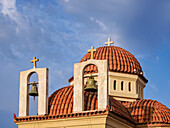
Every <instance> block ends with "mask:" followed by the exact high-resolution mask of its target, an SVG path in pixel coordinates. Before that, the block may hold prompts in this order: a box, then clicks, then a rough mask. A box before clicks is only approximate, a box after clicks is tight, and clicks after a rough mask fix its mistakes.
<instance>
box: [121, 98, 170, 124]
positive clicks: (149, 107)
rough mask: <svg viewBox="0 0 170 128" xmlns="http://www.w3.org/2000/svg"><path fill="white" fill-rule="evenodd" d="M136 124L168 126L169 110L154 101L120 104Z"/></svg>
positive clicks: (169, 119)
mask: <svg viewBox="0 0 170 128" xmlns="http://www.w3.org/2000/svg"><path fill="white" fill-rule="evenodd" d="M122 104H123V105H124V106H125V107H126V108H127V109H128V110H129V112H130V114H131V115H132V117H133V119H134V120H135V121H136V122H137V123H138V124H170V109H168V108H167V107H166V106H165V105H163V104H161V103H159V102H158V101H156V100H146V99H142V100H139V101H134V102H122Z"/></svg>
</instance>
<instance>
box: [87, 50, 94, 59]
mask: <svg viewBox="0 0 170 128" xmlns="http://www.w3.org/2000/svg"><path fill="white" fill-rule="evenodd" d="M88 52H91V59H93V54H94V52H96V49H94V47H91V50H88Z"/></svg>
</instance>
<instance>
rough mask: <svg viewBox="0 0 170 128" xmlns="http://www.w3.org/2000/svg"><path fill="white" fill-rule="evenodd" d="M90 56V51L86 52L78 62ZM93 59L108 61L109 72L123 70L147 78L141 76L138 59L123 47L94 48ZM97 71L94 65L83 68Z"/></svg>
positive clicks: (90, 71)
mask: <svg viewBox="0 0 170 128" xmlns="http://www.w3.org/2000/svg"><path fill="white" fill-rule="evenodd" d="M90 58H91V53H90V52H89V53H87V54H86V55H85V56H84V57H83V58H82V59H81V61H80V62H83V61H85V60H89V59H90ZM94 59H95V60H105V59H107V60H108V61H109V71H111V72H123V73H129V74H137V75H139V76H140V77H141V78H142V79H144V80H145V82H148V80H147V79H146V78H145V77H144V76H143V71H142V67H141V65H140V63H139V62H138V60H137V59H136V58H135V57H134V55H132V54H131V53H130V52H128V51H126V50H125V49H123V48H120V47H116V46H103V47H99V48H96V52H94ZM95 72H98V71H97V67H96V66H95V65H89V66H88V67H87V68H86V69H85V73H95ZM73 79H74V78H73V77H71V78H70V79H69V80H68V81H69V82H71V81H72V80H73Z"/></svg>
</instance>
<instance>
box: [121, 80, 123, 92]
mask: <svg viewBox="0 0 170 128" xmlns="http://www.w3.org/2000/svg"><path fill="white" fill-rule="evenodd" d="M121 90H122V91H123V81H122V82H121Z"/></svg>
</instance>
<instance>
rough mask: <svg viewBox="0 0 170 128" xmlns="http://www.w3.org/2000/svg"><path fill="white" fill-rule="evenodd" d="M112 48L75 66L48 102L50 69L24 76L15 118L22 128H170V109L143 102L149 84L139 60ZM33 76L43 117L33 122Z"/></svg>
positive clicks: (90, 54) (96, 51) (95, 52)
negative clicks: (31, 108)
mask: <svg viewBox="0 0 170 128" xmlns="http://www.w3.org/2000/svg"><path fill="white" fill-rule="evenodd" d="M112 43H113V42H112V41H110V38H109V39H108V42H105V44H107V45H108V46H103V47H99V48H97V49H94V48H93V47H91V50H89V52H88V53H87V54H86V55H85V56H84V57H83V58H82V59H81V61H80V62H79V63H76V64H74V76H73V77H71V78H70V79H69V80H68V81H69V82H70V85H69V86H66V87H64V88H61V89H59V90H56V91H55V92H54V93H53V94H51V95H50V96H49V97H48V69H47V68H36V65H34V68H33V69H30V70H27V71H23V72H21V73H20V99H19V104H20V105H19V116H18V117H16V115H15V114H14V122H15V123H16V124H17V125H18V127H19V128H73V127H74V128H75V127H77V128H81V127H82V128H88V127H93V128H147V127H153V128H161V127H167V128H168V127H169V128H170V109H169V108H167V107H166V106H165V105H163V104H161V103H159V102H158V101H156V100H149V99H143V97H144V96H143V90H144V88H145V87H146V83H147V82H148V80H147V79H146V78H145V76H144V74H143V71H142V67H141V65H140V63H139V62H138V60H137V59H136V58H135V57H134V56H133V55H132V54H131V53H130V52H128V51H126V50H125V49H122V48H120V47H116V46H111V45H110V44H112ZM33 60H35V58H34V59H33ZM32 62H33V61H32ZM33 63H34V64H35V63H36V60H35V61H34V62H33ZM33 73H37V74H38V78H39V80H38V81H37V84H38V91H37V93H38V115H35V116H29V94H30V93H29V91H30V90H29V87H28V86H29V85H30V84H31V83H29V79H30V77H31V75H32V74H33ZM32 88H33V87H32ZM34 88H35V87H34Z"/></svg>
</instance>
